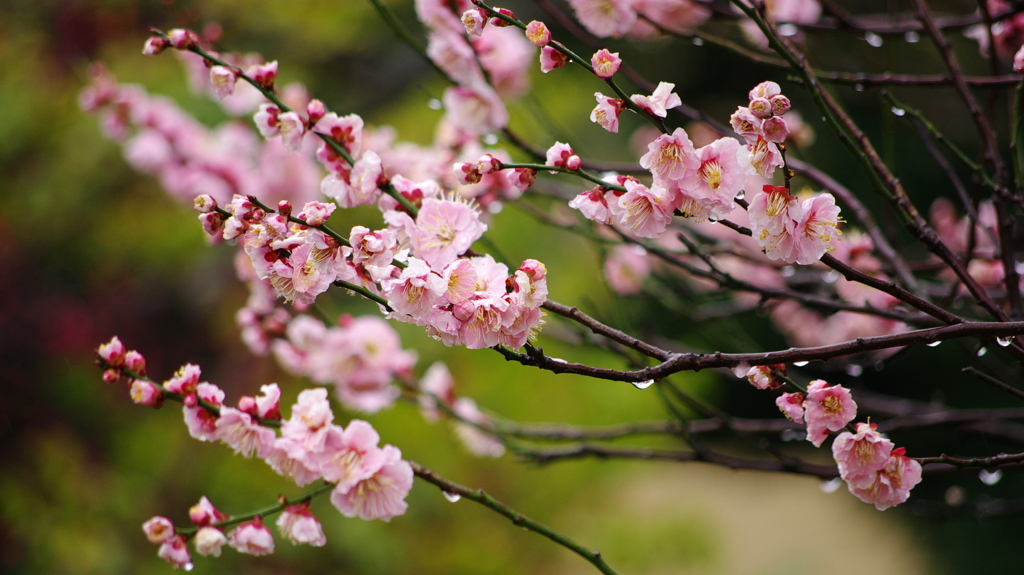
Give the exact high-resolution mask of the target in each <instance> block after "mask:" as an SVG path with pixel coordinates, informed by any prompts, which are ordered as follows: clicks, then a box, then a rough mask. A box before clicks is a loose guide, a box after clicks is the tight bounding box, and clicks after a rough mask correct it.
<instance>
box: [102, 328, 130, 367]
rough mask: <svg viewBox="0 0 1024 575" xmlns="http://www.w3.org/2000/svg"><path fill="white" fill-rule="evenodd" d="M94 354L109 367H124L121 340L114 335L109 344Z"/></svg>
mask: <svg viewBox="0 0 1024 575" xmlns="http://www.w3.org/2000/svg"><path fill="white" fill-rule="evenodd" d="M96 353H97V354H98V355H99V356H100V358H102V359H103V361H105V362H107V365H109V366H111V367H122V366H123V365H124V358H125V348H124V344H123V343H121V340H120V339H118V338H117V336H116V335H115V336H114V337H113V338H111V340H110V341H109V342H107V343H105V344H103V345H101V346H100V347H99V349H98V350H97V351H96Z"/></svg>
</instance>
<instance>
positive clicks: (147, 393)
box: [129, 379, 164, 408]
mask: <svg viewBox="0 0 1024 575" xmlns="http://www.w3.org/2000/svg"><path fill="white" fill-rule="evenodd" d="M129 394H130V395H131V398H132V401H133V402H135V403H136V404H137V405H145V406H148V407H153V408H159V407H160V406H161V405H163V403H164V394H163V392H162V391H160V388H159V387H157V386H155V385H153V384H152V383H150V382H148V381H143V380H141V379H133V380H132V388H131V391H130V392H129Z"/></svg>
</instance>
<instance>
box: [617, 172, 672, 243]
mask: <svg viewBox="0 0 1024 575" xmlns="http://www.w3.org/2000/svg"><path fill="white" fill-rule="evenodd" d="M626 190H627V191H626V193H625V194H623V195H622V196H620V197H619V198H618V202H616V203H615V204H614V205H609V207H610V208H612V214H613V216H614V217H615V218H616V221H617V223H618V224H619V225H621V226H622V227H624V228H626V229H628V230H629V232H630V233H632V234H633V235H635V236H637V237H641V238H656V237H658V236H660V235H661V234H662V233H664V232H665V228H667V227H668V224H669V223H670V222H671V221H672V208H673V206H672V197H671V195H670V194H669V192H668V190H667V189H666V188H664V187H663V186H659V185H655V186H654V187H653V188H648V187H647V186H645V185H643V184H640V183H637V182H635V181H633V180H627V181H626Z"/></svg>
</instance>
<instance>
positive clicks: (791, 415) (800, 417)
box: [775, 392, 804, 423]
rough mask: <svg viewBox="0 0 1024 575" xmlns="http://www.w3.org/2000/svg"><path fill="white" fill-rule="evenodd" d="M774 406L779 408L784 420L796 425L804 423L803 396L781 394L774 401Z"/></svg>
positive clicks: (798, 394)
mask: <svg viewBox="0 0 1024 575" xmlns="http://www.w3.org/2000/svg"><path fill="white" fill-rule="evenodd" d="M775 405H777V406H779V409H780V410H781V411H782V413H783V415H785V416H786V419H789V420H791V421H794V422H796V423H803V421H804V394H802V393H799V392H797V393H783V394H782V395H780V396H779V397H777V398H776V399H775Z"/></svg>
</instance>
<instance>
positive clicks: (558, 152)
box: [544, 142, 575, 173]
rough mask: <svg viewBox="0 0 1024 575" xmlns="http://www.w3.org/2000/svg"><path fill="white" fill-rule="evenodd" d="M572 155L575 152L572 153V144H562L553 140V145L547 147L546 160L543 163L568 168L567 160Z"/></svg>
mask: <svg viewBox="0 0 1024 575" xmlns="http://www.w3.org/2000/svg"><path fill="white" fill-rule="evenodd" d="M574 155H575V154H573V153H572V146H570V145H569V144H563V143H562V142H555V143H554V145H552V146H551V147H550V148H548V152H547V161H546V162H545V163H544V165H546V166H555V167H556V168H568V163H569V160H570V159H571V158H572V157H573V156H574ZM552 173H557V172H552Z"/></svg>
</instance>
